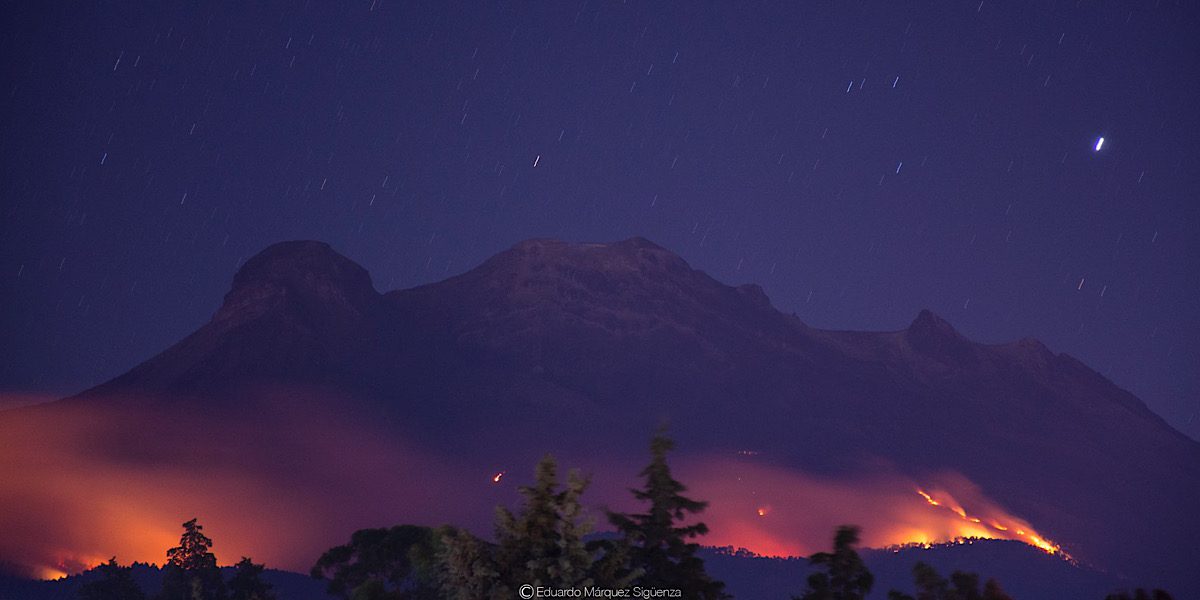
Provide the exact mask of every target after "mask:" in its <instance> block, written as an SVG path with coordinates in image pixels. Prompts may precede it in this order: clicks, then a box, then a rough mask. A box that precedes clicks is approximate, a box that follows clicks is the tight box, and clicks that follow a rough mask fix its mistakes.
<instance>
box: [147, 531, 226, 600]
mask: <svg viewBox="0 0 1200 600" xmlns="http://www.w3.org/2000/svg"><path fill="white" fill-rule="evenodd" d="M203 530H204V526H203V525H199V524H197V523H196V519H192V520H191V521H188V522H186V523H184V524H183V535H182V536H181V537H180V538H179V545H178V546H176V547H174V548H171V549H170V550H167V564H166V565H165V566H164V567H163V589H162V591H161V592H160V593H159V595H158V600H225V599H226V598H227V597H228V595H227V593H226V590H225V581H224V579H222V578H221V570H220V569H219V568H217V557H216V556H215V555H213V553H212V552H211V551H209V549H210V548H212V539H210V538H209V537H208V536H206V535H204V531H203Z"/></svg>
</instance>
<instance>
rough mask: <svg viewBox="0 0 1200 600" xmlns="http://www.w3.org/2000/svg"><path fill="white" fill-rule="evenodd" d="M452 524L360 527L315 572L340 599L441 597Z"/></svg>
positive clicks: (330, 553) (319, 562)
mask: <svg viewBox="0 0 1200 600" xmlns="http://www.w3.org/2000/svg"><path fill="white" fill-rule="evenodd" d="M448 531H449V528H443V529H438V530H434V529H430V528H428V527H420V526H417V525H397V526H395V527H391V528H387V529H384V528H378V529H360V530H358V531H355V532H354V533H353V534H352V535H351V536H350V543H348V544H344V545H342V546H337V547H334V548H330V549H329V550H327V551H326V552H325V553H324V554H322V555H321V558H319V559H317V563H316V565H314V566H313V568H312V571H311V574H312V576H313V577H314V578H317V579H328V580H329V585H328V588H327V590H328V592H329V593H330V594H332V595H335V596H338V597H339V598H346V599H350V598H363V599H375V598H378V599H383V598H404V599H406V600H417V599H422V600H423V599H428V598H437V555H438V548H439V547H440V546H441V540H442V538H443V537H444V536H445V535H447V532H448Z"/></svg>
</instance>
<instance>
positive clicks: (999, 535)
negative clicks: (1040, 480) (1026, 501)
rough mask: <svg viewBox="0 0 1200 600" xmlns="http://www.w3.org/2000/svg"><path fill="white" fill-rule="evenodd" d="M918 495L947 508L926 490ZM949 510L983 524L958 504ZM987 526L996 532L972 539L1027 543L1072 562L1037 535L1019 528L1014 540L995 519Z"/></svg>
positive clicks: (931, 503)
mask: <svg viewBox="0 0 1200 600" xmlns="http://www.w3.org/2000/svg"><path fill="white" fill-rule="evenodd" d="M917 493H918V494H920V495H921V497H923V498H925V502H927V503H928V504H929V505H930V506H936V507H940V508H947V507H945V506H942V503H941V502H939V501H937V500H935V499H934V498H933V496H932V495H931V494H929V493H928V492H926V491H925V490H922V489H920V488H917ZM949 510H950V511H951V512H953V513H955V514H957V515H958V516H959V518H961V519H962V520H964V521H969V522H971V523H981V524H982V520H981V519H979V518H978V517H972V516H970V515H968V514H967V511H966V510H965V509H963V508H962V507H960V506H958V505H957V504H954V505H952V506H950V507H949ZM987 526H988V527H990V528H991V529H992V530H994V533H993V532H988V531H985V532H984V535H976V536H972V537H981V538H995V539H1016V540H1018V541H1022V542H1025V543H1026V544H1029V545H1030V546H1034V547H1036V548H1039V549H1041V550H1042V551H1044V552H1046V553H1047V554H1053V555H1059V556H1062V557H1063V558H1066V559H1068V560H1070V558H1071V556H1070V555H1069V554H1067V553H1066V552H1064V551H1063V549H1062V547H1061V546H1059V545H1058V544H1055V543H1054V542H1052V541H1050V540H1048V539H1046V538H1044V537H1042V536H1040V535H1038V534H1037V533H1026V531H1025V530H1024V529H1021V528H1018V529H1017V530H1016V532H1015V533H1016V535H1017V537H1016V538H1012V537H1010V536H1009V535H1007V532H1008V530H1009V528H1008V527H1006V526H1004V525H1002V524H1001V523H999V522H998V521H996V520H995V519H989V520H988V522H987Z"/></svg>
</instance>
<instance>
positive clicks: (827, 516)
mask: <svg viewBox="0 0 1200 600" xmlns="http://www.w3.org/2000/svg"><path fill="white" fill-rule="evenodd" d="M681 463H682V464H681V465H680V467H679V468H678V471H679V473H680V475H679V479H680V480H681V481H685V482H689V484H690V485H689V488H690V492H689V493H690V494H691V495H692V496H693V497H695V498H701V499H705V500H708V501H709V507H708V510H706V511H705V512H704V514H703V515H701V518H702V520H703V521H704V522H705V523H706V524H707V525H708V527H709V532H710V533H709V535H707V536H706V537H705V539H704V543H705V544H710V545H714V546H732V547H735V548H744V549H746V550H749V551H751V552H753V553H756V554H761V555H765V556H808V555H810V554H812V553H813V552H817V551H821V550H824V549H825V546H826V545H828V539H829V537H830V535H832V533H833V531H834V529H835V528H836V527H837V526H839V525H842V524H846V523H853V524H856V525H859V526H861V527H862V529H863V532H862V540H863V545H864V546H866V547H873V548H885V547H893V546H908V545H920V546H928V545H933V544H940V543H949V542H954V541H956V540H962V539H970V538H986V539H1004V540H1017V541H1021V542H1024V543H1026V544H1029V545H1031V546H1034V547H1037V548H1040V549H1041V550H1043V551H1045V552H1048V553H1050V554H1055V555H1059V556H1062V557H1064V558H1068V559H1069V556H1067V555H1066V553H1065V552H1063V551H1062V549H1061V548H1060V547H1059V545H1058V544H1056V543H1054V542H1052V541H1050V540H1049V539H1048V538H1046V537H1045V536H1043V535H1042V534H1040V533H1038V532H1037V531H1036V530H1035V529H1034V528H1033V527H1032V526H1031V525H1030V524H1029V523H1028V522H1027V521H1025V520H1023V519H1021V518H1019V517H1016V516H1014V515H1012V514H1011V513H1010V512H1008V511H1007V510H1005V509H1004V508H1003V507H1001V506H1000V505H999V504H997V503H996V502H994V501H992V500H990V499H989V498H987V497H986V496H985V495H984V494H983V492H982V490H980V489H979V487H978V486H976V485H975V484H973V483H972V482H971V481H970V480H968V479H967V478H965V477H963V476H961V475H958V474H954V473H944V474H941V475H939V476H937V477H931V478H930V480H931V483H933V484H934V485H930V486H929V487H924V486H918V485H917V484H916V482H914V481H912V480H911V479H909V478H908V477H905V476H902V475H899V474H896V473H895V472H873V473H871V474H868V475H860V476H854V477H839V478H828V477H817V476H812V475H808V474H805V473H802V472H800V471H796V470H792V469H787V468H784V467H779V466H772V465H765V464H759V463H757V462H755V461H754V460H750V459H746V458H729V457H728V456H723V457H712V458H700V459H693V460H684V461H681ZM914 489H915V490H917V494H920V496H919V497H918V496H917V494H914V493H913V490H914ZM767 502H769V503H770V504H769V506H770V509H769V511H768V510H764V507H766V506H768V504H767ZM968 506H969V507H971V510H970V511H968V510H966V508H965V507H968ZM767 514H769V515H770V518H769V519H765V518H762V517H764V516H766V515H767Z"/></svg>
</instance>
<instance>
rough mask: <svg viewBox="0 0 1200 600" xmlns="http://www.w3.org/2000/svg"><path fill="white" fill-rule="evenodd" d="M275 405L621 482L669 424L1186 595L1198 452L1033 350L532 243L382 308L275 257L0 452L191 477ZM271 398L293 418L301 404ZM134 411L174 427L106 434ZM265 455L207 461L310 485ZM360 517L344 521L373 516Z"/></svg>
mask: <svg viewBox="0 0 1200 600" xmlns="http://www.w3.org/2000/svg"><path fill="white" fill-rule="evenodd" d="M281 387H282V388H286V389H289V390H296V389H303V390H320V393H321V394H323V395H325V396H328V397H336V398H337V400H336V403H335V404H334V406H333V410H334V414H338V415H342V414H353V415H357V416H358V417H361V418H362V419H363V420H366V421H369V422H371V423H372V425H373V426H377V427H379V428H380V430H381V431H383V432H385V435H384V436H383V437H384V438H386V439H399V440H404V443H406V444H411V447H412V448H415V449H419V451H420V452H422V453H425V454H427V455H430V456H438V457H448V458H447V459H446V460H453V461H455V464H456V465H459V466H462V465H467V464H470V465H472V466H471V467H470V468H472V469H473V468H475V466H474V465H486V466H480V467H479V468H480V469H483V470H487V469H490V468H495V469H496V470H497V471H499V470H502V469H506V468H508V467H510V466H519V465H531V464H532V463H533V461H534V460H536V457H537V456H539V455H540V454H541V453H542V452H545V451H548V450H553V451H555V452H556V453H558V454H559V455H560V456H562V457H567V458H568V459H570V460H572V461H575V462H572V463H570V464H576V463H582V464H585V465H587V466H594V465H598V464H603V463H604V462H605V461H607V462H611V463H613V464H620V465H629V469H630V470H628V471H627V472H628V473H635V472H636V468H637V467H636V465H637V464H638V462H639V461H641V460H642V459H643V455H644V451H643V448H644V444H645V439H646V437H647V435H648V433H649V432H650V431H651V430H652V428H653V426H654V424H655V423H657V422H659V421H662V420H667V421H669V422H670V424H671V427H672V431H673V432H674V435H675V436H676V437H677V438H678V439H679V442H680V446H681V448H684V449H686V450H687V451H688V452H689V453H691V454H692V455H693V456H702V455H705V454H706V453H707V454H708V455H710V456H728V455H730V454H731V453H735V452H737V453H740V455H753V456H754V457H756V458H754V459H753V460H755V461H758V462H756V463H755V465H762V467H763V468H764V469H770V470H772V471H771V472H775V473H785V474H788V473H803V474H804V476H805V477H813V478H819V480H820V481H858V480H860V479H861V478H863V477H866V475H864V473H866V474H877V473H879V472H887V473H889V474H893V475H898V476H902V477H903V478H904V481H914V482H918V483H920V482H924V481H947V480H950V481H966V482H967V483H966V484H962V485H959V486H958V487H957V488H955V489H954V491H955V492H956V494H955V497H957V498H958V502H959V503H963V504H964V507H958V508H960V509H961V508H966V509H967V511H968V512H970V511H972V510H973V509H972V507H971V506H965V503H966V501H967V500H966V499H965V498H974V497H978V498H981V499H980V500H979V501H978V502H975V503H974V504H973V506H975V505H978V506H985V507H1002V509H1003V511H1004V514H1010V515H1015V516H1016V517H1019V518H1020V519H1022V520H1023V522H1026V523H1032V524H1034V525H1035V526H1036V527H1037V531H1038V533H1039V534H1041V535H1042V536H1043V537H1046V538H1049V539H1052V540H1054V542H1055V543H1057V544H1061V545H1062V547H1063V549H1064V550H1067V551H1068V552H1069V553H1070V555H1071V556H1073V557H1074V558H1075V559H1076V560H1078V561H1079V562H1080V563H1082V564H1085V565H1091V566H1093V567H1095V568H1097V569H1101V570H1104V571H1107V572H1110V573H1111V574H1113V575H1114V576H1116V577H1118V578H1130V580H1131V581H1133V582H1134V583H1135V584H1139V585H1160V586H1166V587H1175V588H1176V589H1178V590H1184V589H1186V590H1190V591H1194V592H1196V593H1200V578H1198V577H1197V575H1196V574H1195V573H1194V569H1193V567H1194V565H1196V564H1200V544H1197V543H1196V540H1197V539H1200V519H1196V518H1195V516H1194V513H1195V510H1196V502H1195V498H1196V497H1198V495H1200V444H1198V443H1197V442H1195V441H1193V440H1191V439H1189V438H1187V437H1186V436H1184V435H1182V434H1181V433H1179V432H1177V431H1175V430H1174V429H1172V428H1171V427H1170V426H1169V425H1167V424H1166V423H1165V422H1164V421H1163V420H1162V419H1161V418H1159V417H1158V416H1157V415H1155V414H1154V413H1153V412H1151V411H1150V410H1149V409H1148V408H1147V407H1146V406H1145V404H1144V403H1142V402H1141V401H1140V400H1138V399H1137V398H1136V397H1134V396H1133V395H1132V394H1130V393H1129V392H1127V391H1125V390H1122V389H1120V388H1119V387H1117V386H1116V385H1114V384H1113V383H1112V382H1110V381H1108V380H1107V379H1105V378H1104V377H1103V376H1101V375H1099V374H1098V373H1096V372H1095V371H1093V370H1091V369H1089V368H1088V367H1087V366H1086V365H1084V364H1083V363H1081V362H1080V361H1078V360H1076V359H1074V358H1072V357H1070V356H1068V355H1066V354H1056V353H1054V352H1052V351H1051V350H1050V349H1048V348H1046V347H1045V346H1044V345H1043V344H1041V343H1039V342H1037V341H1036V340H1033V339H1023V340H1019V341H1016V342H1012V343H1007V344H998V345H985V344H979V343H975V342H972V341H970V340H968V339H966V338H965V337H963V336H962V335H961V334H959V333H958V332H957V331H956V330H955V329H954V328H953V327H952V326H951V325H950V324H949V323H948V322H946V321H945V320H944V319H942V318H940V317H938V316H937V315H935V314H933V313H931V312H929V311H922V312H921V313H920V314H918V315H917V316H916V318H915V319H914V320H913V321H912V323H910V324H909V325H908V327H906V328H905V329H902V330H899V331H890V332H854V331H826V330H820V329H815V328H812V327H809V326H807V325H806V324H804V323H803V322H801V321H800V320H799V319H797V318H796V317H795V316H792V315H787V314H783V313H781V312H780V311H778V310H776V309H775V308H774V307H773V306H772V305H771V302H770V300H769V299H768V298H767V297H766V295H765V294H764V293H763V290H762V289H761V288H760V287H758V286H756V285H742V286H737V287H732V286H728V285H725V284H722V283H720V282H718V281H716V280H714V279H713V278H711V277H710V276H708V275H707V274H705V273H704V272H702V271H699V270H696V269H693V268H691V267H690V266H689V265H688V264H687V262H686V261H684V260H683V259H682V258H680V257H679V256H677V255H675V254H673V253H671V252H669V251H668V250H666V249H664V248H661V247H659V246H657V245H655V244H653V243H652V242H649V241H647V240H644V239H641V238H632V239H628V240H624V241H620V242H615V243H608V244H577V243H567V242H562V241H556V240H548V239H535V240H528V241H525V242H521V243H519V244H517V245H516V246H514V247H513V248H511V249H509V250H507V251H504V252H501V253H500V254H497V255H496V256H494V257H492V258H491V259H489V260H487V261H486V262H484V263H483V264H481V265H479V266H478V267H476V268H474V269H472V270H470V271H468V272H466V273H464V274H462V275H458V276H456V277H452V278H449V279H446V280H444V281H440V282H437V283H432V284H429V285H424V286H420V287H416V288H411V289H404V290H396V291H390V292H387V293H382V294H381V293H379V292H378V291H376V290H375V288H374V287H373V285H372V283H371V279H370V276H369V274H368V273H367V272H366V271H365V270H364V269H363V268H362V267H360V266H358V265H357V264H355V263H354V262H352V261H351V260H349V259H347V258H345V257H343V256H341V255H339V254H337V253H336V252H335V251H334V250H332V249H331V248H330V247H329V246H328V245H326V244H323V243H319V242H311V241H299V242H285V243H280V244H276V245H274V246H271V247H270V248H267V249H266V250H264V251H263V252H261V253H260V254H258V255H257V256H255V257H253V258H251V259H250V260H248V261H247V262H246V263H245V264H244V266H243V267H242V268H241V269H240V270H239V271H238V272H237V274H236V275H235V276H234V279H233V285H232V288H231V290H230V291H229V293H228V294H227V295H226V296H225V300H224V303H223V304H222V306H221V307H220V308H219V309H218V310H217V312H216V313H215V315H214V316H213V318H212V320H211V321H210V322H209V323H207V324H205V325H204V326H202V327H201V328H200V329H198V330H197V331H196V332H194V333H193V334H191V335H189V336H188V337H186V338H185V339H183V340H181V341H180V342H179V343H177V344H175V345H174V346H172V347H170V348H168V349H167V350H165V351H164V352H162V353H161V354H159V355H157V356H155V357H153V358H151V359H150V360H147V361H146V362H144V363H142V364H141V365H138V366H136V367H134V368H133V369H132V370H130V371H129V372H128V373H126V374H124V375H121V376H120V377H117V378H116V379H113V380H112V381H109V382H107V383H104V384H102V385H100V386H97V387H96V388H93V389H91V390H88V391H86V392H84V393H82V394H80V395H78V396H75V397H72V398H68V399H65V400H62V401H59V402H56V403H52V404H50V405H43V406H38V407H31V408H26V409H16V410H13V411H6V412H5V413H2V414H0V415H3V416H0V428H3V425H4V423H5V421H6V420H7V421H8V422H10V423H11V422H14V421H15V420H17V419H18V418H19V417H16V416H13V415H24V417H20V418H34V417H31V416H29V415H36V416H37V418H44V419H49V420H51V421H53V419H54V418H56V417H54V415H55V414H56V411H64V410H70V409H72V408H74V409H85V408H86V409H87V410H89V411H100V412H101V413H102V414H104V415H106V417H107V419H106V423H109V424H108V425H106V426H105V428H104V429H102V430H101V429H94V428H90V427H91V426H90V425H81V426H80V427H82V428H83V429H85V430H86V434H87V436H88V439H92V440H94V441H95V445H94V446H90V447H95V448H102V449H103V451H104V452H111V453H114V454H117V455H120V456H122V457H125V458H128V455H130V454H132V455H136V456H137V460H138V461H142V462H143V463H144V462H151V463H154V464H158V463H165V462H170V461H172V460H186V457H187V456H191V455H192V454H194V453H195V452H198V451H199V450H197V449H198V448H201V447H207V446H206V444H205V439H206V438H205V436H207V435H210V432H208V431H207V430H205V429H204V427H203V426H199V425H197V426H189V425H188V423H189V422H190V421H189V419H200V420H203V419H212V421H211V422H213V423H221V422H228V421H231V420H232V421H237V422H239V423H246V422H253V421H254V420H255V419H260V420H261V417H260V415H262V414H265V413H263V412H262V411H263V410H265V409H263V408H262V407H261V406H260V404H259V402H260V399H261V397H262V396H263V395H264V394H266V393H267V392H264V391H263V390H264V389H270V390H278V389H280V388H281ZM278 395H279V394H276V396H278ZM282 396H284V398H283V399H282V400H279V402H283V403H284V404H285V409H283V410H285V411H286V404H287V403H289V402H295V403H297V408H296V410H297V411H299V410H300V406H301V405H303V406H307V404H304V401H303V400H302V399H298V398H299V397H300V396H302V395H297V394H290V393H288V394H282ZM277 400H278V398H277ZM279 402H275V403H273V404H272V406H273V407H276V408H278V406H279ZM148 412H153V413H155V414H164V415H168V416H171V420H173V421H174V424H173V425H171V426H168V427H158V426H153V427H143V428H132V427H130V426H126V425H122V418H118V417H114V416H113V415H129V418H130V419H136V416H137V415H144V414H147V413H148ZM272 414H274V413H272ZM222 415H225V416H222ZM231 415H236V416H231ZM110 421H115V424H113V423H111V422H110ZM196 422H200V421H196ZM204 422H206V423H207V422H209V421H204ZM28 429H29V428H28V427H25V428H24V429H23V430H28ZM133 429H136V431H133ZM167 431H170V432H171V433H170V434H168V433H166V432H167ZM264 431H265V429H264ZM324 437H326V436H324V435H323V434H320V435H316V436H315V438H322V439H323V438H324ZM313 438H314V436H308V438H306V441H312V439H313ZM130 440H139V441H136V442H135V441H130ZM180 440H190V442H188V443H181V442H180ZM274 440H275V438H273V437H271V436H270V435H268V434H263V433H255V434H249V433H247V434H246V435H243V436H241V437H237V438H230V442H229V443H223V444H220V446H222V447H221V448H216V449H212V450H211V452H213V455H214V456H220V457H222V458H221V459H220V460H226V461H232V462H236V463H238V464H243V463H245V464H259V465H268V466H269V465H270V464H276V463H279V462H280V461H283V462H284V464H287V465H288V467H287V468H288V469H292V470H295V471H296V472H301V471H304V470H305V469H306V468H307V467H306V465H310V464H312V460H309V459H300V458H296V457H297V456H300V454H298V453H297V452H291V451H288V452H285V451H284V450H281V448H283V447H286V444H281V443H277V441H274ZM29 443H30V444H36V443H38V440H32V439H31V440H30V441H29ZM208 445H212V444H208ZM222 453H223V454H222ZM327 454H328V453H325V452H324V451H322V453H320V456H321V457H322V460H324V457H325V456H327ZM0 458H2V457H0ZM214 460H215V459H214ZM347 460H349V459H347ZM564 462H568V461H566V460H564ZM139 464H142V463H139ZM339 464H340V463H339ZM266 468H267V466H264V469H266ZM464 468H466V467H464ZM596 468H598V469H600V470H603V467H596ZM739 468H740V467H739ZM755 468H757V467H755ZM436 470H438V471H439V472H441V473H443V474H445V473H449V472H451V471H452V470H453V469H452V468H451V467H449V466H445V465H443V466H440V467H438V468H437V469H436ZM429 471H430V470H428V469H427V470H425V471H422V472H425V473H427V472H429ZM262 472H264V473H265V472H267V471H266V470H264V471H262ZM695 472H698V473H708V472H713V471H711V470H702V469H699V467H697V468H696V469H695ZM322 473H323V474H327V473H328V471H323V472H322ZM739 473H740V472H739ZM947 474H951V475H952V476H947ZM736 476H737V477H738V479H739V480H740V479H741V476H740V475H736ZM747 476H748V475H747ZM447 477H448V475H447ZM871 477H874V476H873V475H872V476H871ZM600 479H604V475H603V474H602V475H601V477H600ZM303 485H304V484H303V483H297V482H294V481H292V482H289V483H288V484H287V486H288V487H287V490H288V493H297V492H300V491H301V490H303V489H304V488H303ZM323 485H326V484H323ZM339 485H342V484H339ZM781 485H782V484H781ZM328 487H330V488H334V487H337V486H335V485H332V484H328ZM597 487H599V486H597ZM767 487H769V485H768V486H767ZM809 487H812V486H809ZM826 487H828V486H826ZM944 487H947V489H949V488H951V487H953V486H944ZM764 489H765V488H764ZM780 489H782V488H780ZM823 489H824V488H823ZM902 492H903V493H904V494H908V495H909V496H911V499H912V500H913V501H914V502H917V503H920V502H922V501H921V499H920V498H917V497H916V496H915V492H914V491H913V490H912V489H904V490H902ZM755 493H757V491H755ZM763 493H764V495H765V494H766V493H767V492H765V491H764V492H763ZM360 496H362V497H364V498H365V497H368V496H369V494H360ZM776 496H777V497H776V498H775V499H774V502H775V504H776V506H777V507H781V506H785V505H788V506H792V507H793V508H794V510H795V511H796V512H802V510H801V508H799V507H797V506H796V502H795V501H794V499H791V500H789V499H788V498H784V497H782V492H779V493H777V494H776ZM476 500H478V501H479V502H481V503H486V502H491V503H494V499H493V496H487V495H485V496H484V497H482V498H476ZM422 501H428V503H432V504H431V505H433V506H434V508H432V509H430V510H432V512H431V513H430V515H433V516H428V515H427V516H426V518H429V519H447V518H449V517H446V516H439V515H438V513H437V504H438V503H437V502H435V501H434V500H431V499H429V498H425V496H422ZM347 502H350V503H351V504H354V503H355V502H367V500H363V499H360V500H353V499H352V500H348V501H347ZM442 504H443V505H444V504H445V503H442ZM422 506H424V505H422ZM717 508H718V507H717V506H716V505H714V510H716V509H717ZM835 508H836V507H835ZM414 510H415V509H414ZM997 510H1000V509H999V508H997ZM364 511H365V512H364V513H363V514H361V515H359V517H361V518H360V519H359V521H366V519H367V517H368V515H370V514H375V513H372V512H371V511H370V510H366V509H364ZM399 512H401V513H402V512H403V511H399ZM870 514H871V511H870V510H866V511H865V512H864V510H860V511H859V512H858V513H855V514H854V515H852V517H853V518H855V519H862V518H869V517H870ZM180 516H181V517H187V516H190V515H180ZM379 518H382V517H379ZM388 518H403V514H400V515H396V514H395V513H388ZM847 518H851V516H848V517H847ZM964 518H965V517H964ZM366 522H367V523H368V524H380V523H374V522H370V521H366ZM383 524H386V523H383ZM714 529H715V528H714ZM877 529H878V528H876V530H877ZM869 531H871V528H870V527H869V526H868V532H869ZM822 539H823V538H822ZM335 541H336V540H335ZM739 545H747V544H739ZM2 550H3V549H2V548H0V551H2ZM301 568H302V567H301Z"/></svg>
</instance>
